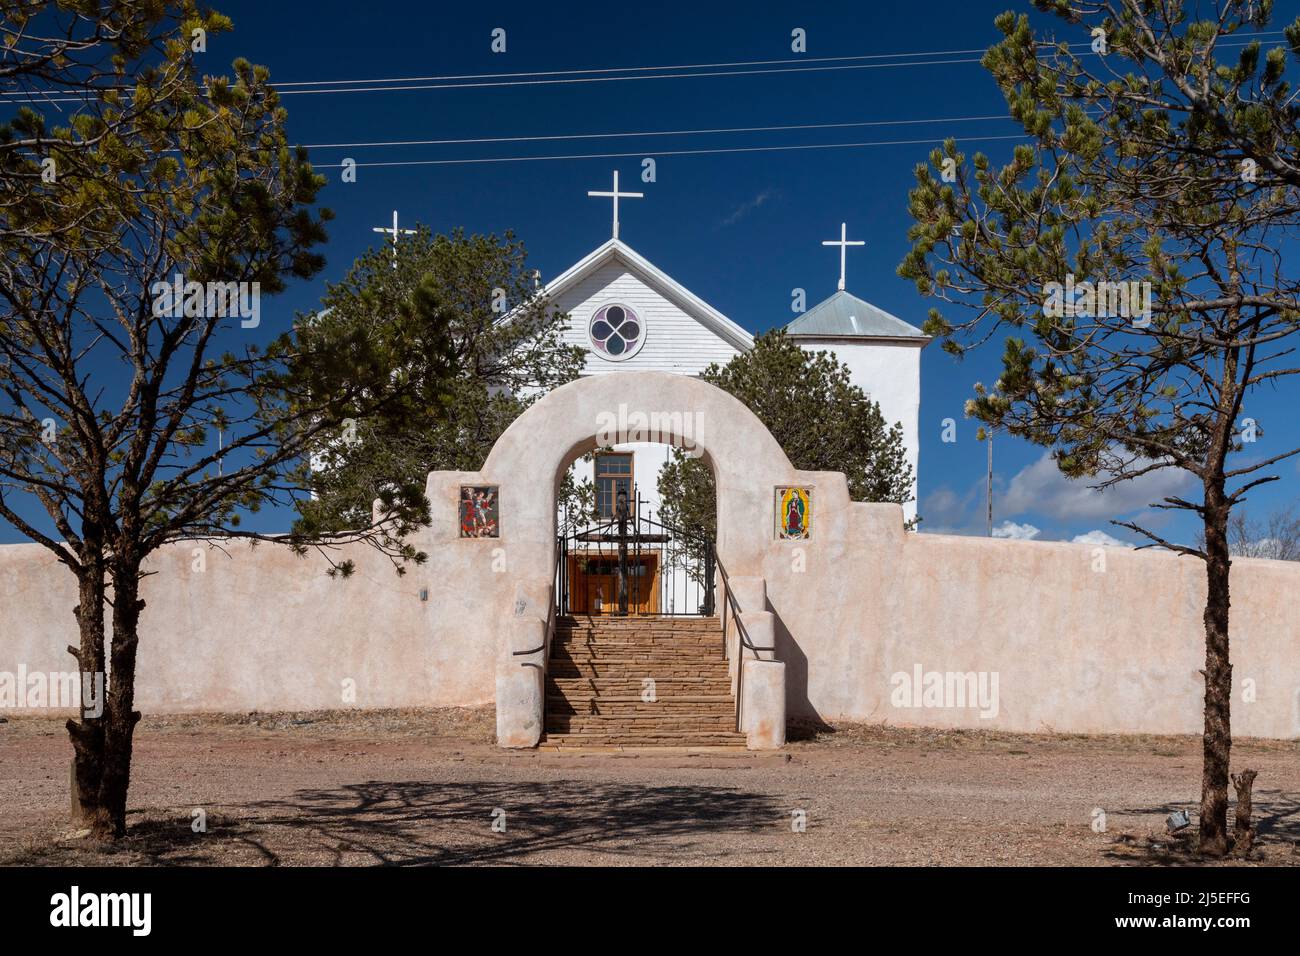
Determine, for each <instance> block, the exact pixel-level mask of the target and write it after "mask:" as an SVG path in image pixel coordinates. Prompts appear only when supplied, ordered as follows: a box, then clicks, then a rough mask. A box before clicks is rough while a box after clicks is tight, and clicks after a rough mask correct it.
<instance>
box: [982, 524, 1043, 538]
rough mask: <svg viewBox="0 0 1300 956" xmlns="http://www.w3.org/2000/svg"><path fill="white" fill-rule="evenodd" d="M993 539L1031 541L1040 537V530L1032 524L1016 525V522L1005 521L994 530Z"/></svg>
mask: <svg viewBox="0 0 1300 956" xmlns="http://www.w3.org/2000/svg"><path fill="white" fill-rule="evenodd" d="M993 537H995V538H1012V539H1014V540H1016V541H1029V540H1031V539H1033V538H1037V537H1038V529H1037V528H1035V527H1034V526H1033V525H1031V524H1016V523H1015V522H1014V521H1004V522H1002V523H1001V524H1000V525H998V526H997V527H996V528H994V529H993Z"/></svg>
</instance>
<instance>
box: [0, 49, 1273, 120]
mask: <svg viewBox="0 0 1300 956" xmlns="http://www.w3.org/2000/svg"><path fill="white" fill-rule="evenodd" d="M1270 32H1280V31H1270ZM1258 36H1262V34H1260V35H1257V38H1258ZM1252 42H1254V40H1246V41H1244V42H1238V43H1220V44H1217V46H1218V48H1221V49H1235V48H1238V47H1242V46H1247V45H1249V44H1250V43H1252ZM1086 45H1087V44H1070V46H1086ZM1050 48H1051V49H1055V46H1054V45H1053V46H1051V47H1050ZM947 52H950V53H952V54H955V55H961V54H965V53H983V52H984V51H983V50H953V51H947ZM935 55H946V53H944V52H940V53H934V54H932V53H894V54H864V55H863V56H861V57H820V58H817V60H816V61H814V62H817V61H824V60H835V61H838V60H843V59H863V58H866V57H867V56H871V57H873V58H877V59H896V58H898V57H912V56H935ZM1096 55H1100V54H1096ZM981 59H982V57H977V58H972V59H944V60H921V61H915V62H891V63H855V64H843V65H839V66H802V67H790V68H782V69H752V70H734V69H724V70H713V71H712V72H695V73H662V72H652V71H658V70H666V69H667V70H673V69H706V68H708V69H711V68H712V67H713V66H714V64H698V65H688V66H684V67H621V68H610V69H608V70H597V69H588V70H570V71H551V72H536V73H497V74H493V73H484V74H463V75H461V76H449V77H445V78H444V77H434V78H432V79H437V80H442V79H453V80H459V79H465V80H482V79H485V78H486V79H492V80H494V81H493V82H468V83H466V82H451V83H443V82H438V83H423V82H421V81H422V79H423V78H419V77H412V78H410V79H409V80H407V79H396V80H298V81H293V82H294V83H295V84H296V85H306V84H315V85H321V86H329V87H330V88H326V89H301V90H296V89H295V90H290V89H281V87H284V86H289V85H291V84H290V83H272V84H270V85H271V86H272V88H274V89H276V90H277V91H278V92H279V93H280V95H281V96H295V95H299V96H300V95H308V94H313V93H314V94H319V93H393V92H402V91H421V90H448V89H482V88H491V87H514V86H551V85H563V84H574V83H610V82H616V81H619V80H624V81H631V80H671V79H690V78H692V77H718V76H757V75H765V74H774V73H822V72H830V71H840V70H880V69H891V68H895V67H912V66H950V65H959V64H968V63H979V62H980V60H981ZM796 62H800V63H806V62H809V61H808V60H803V59H800V60H752V61H738V62H736V63H735V64H718V65H720V66H729V65H736V66H746V65H750V64H754V65H761V64H765V63H778V64H780V63H796ZM633 71H644V72H645V75H641V76H603V75H602V76H591V75H587V74H593V73H602V72H618V73H630V72H633ZM571 74H583V75H582V76H571ZM530 76H532V77H536V76H542V77H553V78H550V79H505V80H500V81H499V82H498V81H495V78H499V77H530ZM560 76H563V77H568V78H554V77H560ZM389 82H395V83H398V84H400V85H397V86H338V85H337V84H340V83H389ZM411 84H415V85H411ZM108 89H114V87H109V88H108ZM116 89H122V90H125V89H127V88H126V87H116ZM21 95H25V96H27V98H26V99H15V98H14V97H17V96H21ZM128 95H129V94H128ZM0 102H7V103H52V104H54V103H78V102H82V99H81V98H80V97H72V96H69V97H60V98H56V99H50V98H48V97H35V96H32V95H31V94H30V93H27V92H26V91H21V92H20V91H13V92H9V93H0Z"/></svg>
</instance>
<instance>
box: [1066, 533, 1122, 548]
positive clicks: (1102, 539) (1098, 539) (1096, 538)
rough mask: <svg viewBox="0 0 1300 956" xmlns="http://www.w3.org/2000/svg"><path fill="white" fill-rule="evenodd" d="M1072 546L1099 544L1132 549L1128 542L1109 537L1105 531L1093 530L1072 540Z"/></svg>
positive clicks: (1077, 535)
mask: <svg viewBox="0 0 1300 956" xmlns="http://www.w3.org/2000/svg"><path fill="white" fill-rule="evenodd" d="M1070 543H1071V544H1099V545H1102V546H1103V547H1107V548H1131V547H1133V545H1131V544H1129V543H1128V542H1127V541H1121V540H1120V539H1119V538H1115V537H1112V536H1111V535H1108V534H1107V533H1106V532H1105V531H1101V530H1093V531H1089V532H1087V533H1086V534H1076V535H1075V536H1074V537H1073V538H1071V539H1070Z"/></svg>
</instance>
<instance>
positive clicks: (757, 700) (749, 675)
mask: <svg viewBox="0 0 1300 956" xmlns="http://www.w3.org/2000/svg"><path fill="white" fill-rule="evenodd" d="M740 619H741V623H742V624H744V625H745V633H746V634H747V635H748V637H749V642H750V643H751V644H752V645H753V647H752V648H745V649H744V652H743V653H742V654H740V655H738V658H737V660H738V663H739V664H740V666H742V667H744V669H745V670H744V679H743V680H742V681H741V682H740V729H741V730H742V731H743V732H744V733H745V734H746V735H747V739H746V745H747V746H748V747H749V749H750V750H776V749H778V748H780V747H783V746H785V665H784V664H783V663H781V662H780V661H778V660H776V615H775V614H773V613H772V612H771V611H745V612H743V613H742V614H741V616H740Z"/></svg>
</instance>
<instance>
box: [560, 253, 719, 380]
mask: <svg viewBox="0 0 1300 956" xmlns="http://www.w3.org/2000/svg"><path fill="white" fill-rule="evenodd" d="M612 302H617V303H619V304H622V305H626V306H628V307H629V308H631V309H632V311H633V312H635V313H636V314H637V317H638V318H639V319H640V320H641V321H642V322H643V323H644V325H645V336H646V339H645V344H644V345H643V346H642V347H641V350H640V351H639V352H638V353H637V354H636V355H634V356H632V357H631V358H630V359H625V360H623V361H621V362H613V361H610V360H608V359H605V358H603V357H601V355H600V353H598V352H595V351H593V349H592V345H591V339H590V338H589V336H588V334H587V327H588V325H589V324H590V322H591V316H592V314H593V313H594V312H595V311H596V310H597V309H599V308H601V307H602V306H604V305H608V304H610V303H612ZM555 305H556V306H557V307H558V308H559V310H560V311H561V312H567V313H568V314H569V329H568V331H567V332H566V333H565V341H566V342H568V343H569V344H571V345H577V346H580V347H581V348H583V349H586V350H587V366H586V369H585V373H584V374H588V375H595V374H599V373H602V372H620V371H631V370H633V369H635V370H637V371H659V372H676V373H678V374H679V375H698V374H700V372H702V371H704V369H705V368H707V367H708V366H709V365H710V364H711V363H713V362H718V363H719V364H726V363H727V362H728V361H730V360H731V358H732V357H733V356H735V355H736V354H737V351H738V350H737V349H736V348H735V347H734V346H733V345H731V344H730V343H729V342H727V341H725V340H724V339H722V338H721V337H720V336H718V334H717V333H716V332H714V331H713V330H712V329H709V328H707V327H706V326H705V325H704V324H702V323H701V321H700V320H699V319H697V318H696V317H695V316H692V315H690V314H688V313H687V312H685V311H683V310H682V309H681V308H680V307H679V306H678V305H677V304H676V303H674V302H673V301H671V300H669V299H668V298H666V297H665V296H664V295H663V294H662V293H660V292H658V291H657V290H655V289H654V288H652V287H651V286H650V285H648V284H647V283H646V282H645V281H643V280H642V279H641V278H640V277H639V276H637V275H635V274H633V273H632V272H631V271H629V270H628V268H627V267H626V266H625V265H624V264H623V263H621V262H619V261H618V260H614V261H611V262H607V263H605V264H604V265H603V266H601V267H600V268H599V269H596V270H595V271H594V272H592V273H591V274H590V275H588V276H586V277H584V278H582V279H580V280H579V281H578V282H576V283H574V284H573V285H572V286H571V287H569V288H567V289H564V290H563V291H561V292H560V293H559V294H558V295H557V296H556V298H555Z"/></svg>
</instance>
